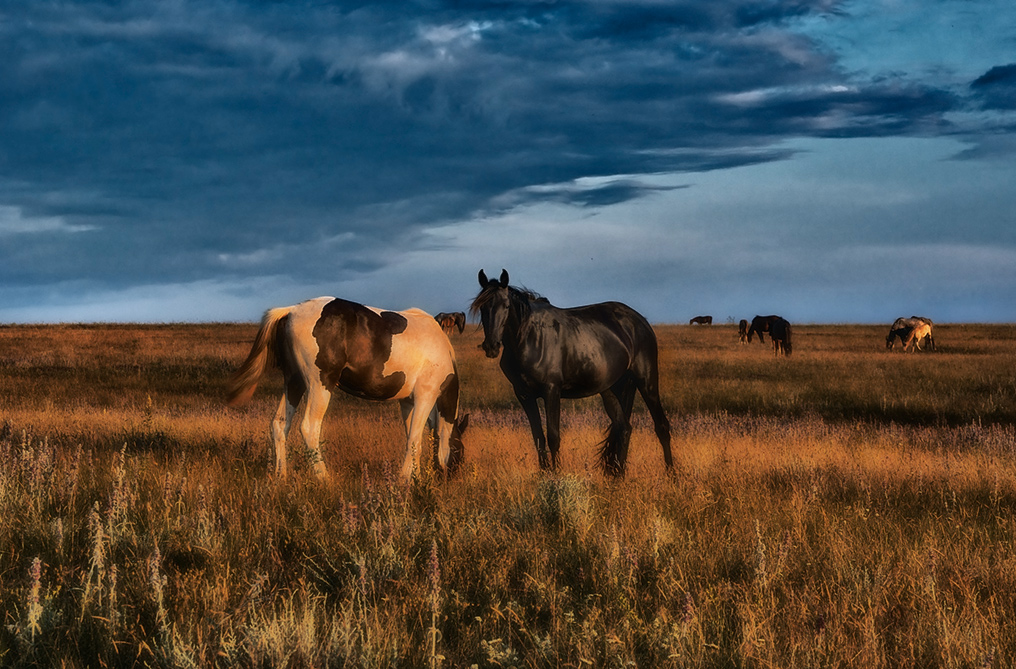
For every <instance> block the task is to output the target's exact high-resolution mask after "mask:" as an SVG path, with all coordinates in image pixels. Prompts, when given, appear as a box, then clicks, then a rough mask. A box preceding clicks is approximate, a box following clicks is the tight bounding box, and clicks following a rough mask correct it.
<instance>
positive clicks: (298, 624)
mask: <svg viewBox="0 0 1016 669" xmlns="http://www.w3.org/2000/svg"><path fill="white" fill-rule="evenodd" d="M256 327H257V326H256V324H252V323H234V324H225V323H219V324H159V325H139V324H94V325H13V326H0V514H2V518H3V519H4V520H3V522H2V523H0V546H2V547H4V548H3V549H2V550H0V606H2V611H3V616H4V620H3V625H2V627H0V664H3V665H4V666H13V667H18V666H69V667H86V666H124V667H126V666H164V667H184V666H219V665H221V666H236V665H240V666H258V667H312V666H313V667H317V666H365V667H366V666H371V667H376V666H397V667H421V666H432V667H433V666H448V667H460V666H463V667H468V666H473V665H475V666H477V667H511V666H516V667H542V666H548V667H549V666H555V667H569V666H570V667H581V666H604V667H607V666H632V665H634V666H646V667H648V666H658V667H666V666H675V667H679V666H696V667H769V666H781V667H821V666H829V667H833V666H844V667H853V666H866V667H908V666H909V667H974V666H977V667H1006V666H1013V665H1014V664H1016V631H1014V629H1013V626H1012V625H1011V611H1013V610H1016V552H1014V551H1013V539H1014V529H1016V527H1014V522H1016V520H1014V519H1016V515H1014V513H1013V511H1014V507H1016V466H1014V459H1013V456H1014V453H1016V431H1014V425H1016V376H1014V374H1013V369H1014V366H1013V363H1014V361H1016V326H1013V325H1008V324H997V325H992V324H974V325H972V324H938V325H936V332H935V336H936V342H937V344H938V349H939V350H938V351H937V352H935V353H917V354H906V355H904V354H902V353H899V352H898V351H896V352H887V351H886V350H885V335H886V332H887V329H888V326H887V325H881V324H871V325H857V324H848V325H845V324H839V325H803V326H798V325H796V324H795V330H794V338H795V339H794V354H793V355H792V356H790V357H788V358H775V357H774V356H773V355H772V350H771V348H769V347H768V342H767V344H766V345H765V346H760V345H758V344H757V343H756V344H753V345H751V346H742V345H740V344H739V343H738V341H737V334H736V325H731V324H723V323H717V324H714V325H712V326H687V325H658V326H655V328H656V331H657V335H658V338H659V341H660V364H661V394H662V396H663V401H664V405H665V407H666V409H667V411H668V413H669V415H670V418H671V421H672V423H673V436H674V442H673V443H674V457H675V464H676V471H675V473H674V474H673V475H670V476H668V475H667V474H666V473H665V472H664V471H663V463H662V456H661V454H660V451H659V445H658V444H657V443H656V441H655V438H654V436H653V435H652V430H651V427H650V424H649V421H648V416H647V415H646V412H645V410H644V406H643V405H642V404H641V401H638V402H637V403H636V409H635V428H636V429H635V434H634V436H633V442H632V457H631V460H630V463H629V470H628V477H627V478H626V479H625V480H623V481H612V480H609V479H608V478H606V477H604V476H603V475H602V473H600V472H599V470H598V468H597V464H596V452H595V451H596V448H595V444H596V443H597V442H598V441H599V440H600V439H601V438H602V434H603V430H604V428H605V427H606V425H607V420H606V417H605V415H604V414H603V411H602V408H601V406H600V401H599V399H598V398H589V399H586V400H578V401H572V402H566V403H565V406H564V415H563V444H562V465H561V468H560V471H559V472H557V473H556V474H553V475H546V474H540V473H539V472H538V471H537V466H536V456H535V453H534V451H533V447H532V441H531V438H530V436H529V428H528V425H527V423H526V421H525V419H524V417H523V416H522V412H521V410H520V409H519V408H518V404H517V402H516V400H515V398H514V396H513V394H512V392H511V389H510V387H509V386H508V384H507V382H506V381H505V379H504V378H503V376H502V375H501V373H500V371H499V370H498V368H497V364H496V362H494V361H490V360H487V359H486V358H484V357H483V355H482V353H481V352H480V351H478V350H477V344H478V343H479V341H480V335H479V334H478V333H477V332H476V330H475V328H474V327H473V326H468V327H467V329H466V332H465V333H464V334H462V335H457V334H456V335H454V336H453V337H452V341H453V344H454V345H455V348H456V351H457V354H458V359H459V370H460V376H461V378H462V399H461V404H462V411H463V412H468V413H470V415H471V418H470V424H471V427H470V430H469V432H468V433H467V437H466V448H467V450H466V463H465V466H464V470H463V472H462V474H461V475H460V476H458V477H457V478H455V479H454V480H451V481H447V482H442V481H440V480H435V479H434V478H430V477H424V478H423V480H422V481H419V482H417V483H415V484H413V485H411V486H405V485H403V484H402V483H401V482H400V481H398V480H397V477H396V476H394V475H393V470H394V468H395V467H394V464H395V462H396V461H397V460H398V459H399V458H401V449H402V446H403V443H404V439H403V435H402V426H401V424H400V421H399V419H398V409H397V407H396V406H395V405H391V404H374V403H368V402H363V401H360V400H356V399H353V398H349V397H346V396H341V395H337V396H336V397H335V399H334V400H333V403H332V406H331V408H330V410H329V413H328V416H327V418H326V426H325V431H324V436H325V439H326V442H327V443H326V444H325V448H324V455H325V461H326V463H327V465H328V467H329V470H330V478H329V480H328V481H327V482H325V483H318V482H316V481H314V480H313V477H312V476H311V475H310V474H309V472H308V471H307V470H306V467H305V466H304V467H301V466H300V465H299V464H297V466H296V471H295V472H293V473H292V474H291V476H290V477H289V478H288V479H286V480H279V479H277V478H276V477H274V476H273V475H272V472H271V462H272V459H271V454H270V452H269V438H268V422H269V419H270V417H271V415H272V414H273V413H274V408H275V405H276V403H277V401H278V397H279V394H280V392H281V379H280V375H279V374H278V373H270V374H269V375H268V377H267V378H266V379H265V381H264V382H263V384H262V387H261V388H260V389H259V390H258V392H257V393H256V395H255V399H254V401H253V402H251V404H249V405H248V406H246V407H244V408H242V409H240V410H232V409H227V408H226V407H225V406H224V405H223V403H222V398H223V396H224V394H225V387H226V382H227V379H228V377H229V374H230V373H231V372H232V371H233V369H235V368H236V366H238V364H239V363H240V362H241V361H242V360H243V358H244V357H245V355H246V353H247V351H248V350H249V346H250V343H251V341H252V340H253V336H254V332H255V331H256ZM294 432H296V431H294ZM290 448H291V451H290V452H291V457H292V458H293V460H294V461H296V462H297V463H298V462H299V454H300V453H301V448H300V442H299V437H298V435H295V434H294V435H293V437H292V438H291V440H290Z"/></svg>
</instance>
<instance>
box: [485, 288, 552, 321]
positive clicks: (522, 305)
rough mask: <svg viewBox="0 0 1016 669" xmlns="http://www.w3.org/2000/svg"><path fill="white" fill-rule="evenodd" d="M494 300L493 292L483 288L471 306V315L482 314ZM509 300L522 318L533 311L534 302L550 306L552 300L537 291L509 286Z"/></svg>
mask: <svg viewBox="0 0 1016 669" xmlns="http://www.w3.org/2000/svg"><path fill="white" fill-rule="evenodd" d="M493 299H494V291H493V290H490V289H489V288H481V289H480V292H479V294H477V296H476V297H475V298H474V299H473V303H472V304H470V305H469V315H470V316H473V317H476V316H477V315H478V314H479V313H480V310H481V309H482V308H483V307H485V306H487V304H489V303H490V301H491V300H493ZM508 299H509V300H510V301H511V304H512V305H513V306H515V307H516V308H518V309H519V315H520V316H526V315H528V314H529V312H530V311H532V304H533V302H540V303H543V304H550V300H548V299H547V298H545V297H544V296H542V295H540V294H539V293H537V292H536V291H533V290H529V289H528V288H516V287H515V286H508Z"/></svg>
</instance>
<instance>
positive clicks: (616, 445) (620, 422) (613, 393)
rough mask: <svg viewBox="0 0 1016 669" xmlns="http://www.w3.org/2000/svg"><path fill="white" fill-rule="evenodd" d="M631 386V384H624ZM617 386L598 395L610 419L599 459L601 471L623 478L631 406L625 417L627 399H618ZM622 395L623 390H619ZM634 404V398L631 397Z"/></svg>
mask: <svg viewBox="0 0 1016 669" xmlns="http://www.w3.org/2000/svg"><path fill="white" fill-rule="evenodd" d="M626 385H631V382H630V381H628V382H626ZM615 388H617V386H616V385H615V386H614V388H611V389H610V390H605V391H604V392H602V393H600V397H601V398H602V399H603V408H604V410H605V411H606V412H607V416H608V417H609V418H610V428H608V430H607V438H606V439H605V440H604V441H603V448H602V449H601V451H600V458H601V461H602V463H603V471H604V472H606V473H607V474H609V475H610V476H616V477H620V476H624V470H625V465H626V464H627V462H628V443H629V441H630V440H631V423H630V422H629V421H628V416H630V411H631V404H629V406H628V409H629V413H628V415H625V407H624V401H625V399H627V398H624V397H621V398H619V397H618V392H617V390H615ZM621 392H622V393H623V389H621ZM632 403H634V396H633V397H632Z"/></svg>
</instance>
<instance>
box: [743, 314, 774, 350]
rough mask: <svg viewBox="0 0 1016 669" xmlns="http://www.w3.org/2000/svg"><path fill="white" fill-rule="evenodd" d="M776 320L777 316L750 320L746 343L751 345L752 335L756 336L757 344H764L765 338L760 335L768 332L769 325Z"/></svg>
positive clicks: (758, 317)
mask: <svg viewBox="0 0 1016 669" xmlns="http://www.w3.org/2000/svg"><path fill="white" fill-rule="evenodd" d="M776 318H779V316H755V318H753V319H751V327H749V328H748V343H749V344H750V343H751V339H752V337H753V336H754V335H758V340H759V343H762V344H764V343H766V338H765V337H764V336H763V335H762V333H763V332H769V324H770V323H771V322H772V321H773V320H774V319H776Z"/></svg>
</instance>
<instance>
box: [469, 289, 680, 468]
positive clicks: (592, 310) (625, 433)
mask: <svg viewBox="0 0 1016 669" xmlns="http://www.w3.org/2000/svg"><path fill="white" fill-rule="evenodd" d="M477 278H478V279H479V282H480V292H479V294H477V296H476V298H475V299H474V300H473V303H472V305H471V306H470V312H471V313H473V314H476V313H479V315H480V323H481V325H482V326H483V343H482V344H480V347H481V348H482V349H483V351H484V353H485V354H486V355H487V357H488V358H496V357H497V356H498V353H499V352H500V353H501V362H500V367H501V371H502V372H504V375H505V376H506V377H507V378H508V381H509V382H510V383H511V385H512V388H513V389H514V391H515V396H516V398H518V400H519V403H520V404H521V405H522V409H523V411H524V412H525V414H526V417H527V418H528V419H529V426H530V428H531V430H532V435H533V441H534V443H535V445H536V453H537V456H538V457H539V462H540V468H541V469H542V470H548V469H557V466H558V450H559V448H560V446H561V399H562V398H567V399H574V398H579V397H589V396H591V395H596V394H599V395H600V397H601V398H602V400H603V408H604V410H605V411H606V412H607V415H608V417H609V418H610V428H609V429H608V430H607V435H606V437H605V439H604V441H603V442H602V443H601V447H600V461H601V465H602V467H603V470H604V472H605V473H606V474H608V475H610V476H613V477H621V476H624V473H625V466H626V463H627V459H628V444H629V441H630V438H631V422H630V419H631V412H632V406H633V404H634V402H635V391H636V390H638V392H639V393H640V394H641V395H642V399H643V400H644V401H645V403H646V406H647V407H648V409H649V413H650V415H651V416H652V418H653V425H654V429H655V431H656V437H657V439H659V442H660V445H661V446H662V448H663V461H664V464H665V465H666V468H667V470H668V471H672V470H673V459H672V457H671V452H670V421H669V420H668V419H667V415H666V413H665V412H664V410H663V404H662V403H661V401H660V389H659V366H658V360H657V357H658V345H657V342H656V334H655V333H654V332H653V328H652V326H650V325H649V322H648V321H647V320H646V319H645V318H644V317H643V316H642V315H641V314H639V313H638V312H637V311H635V310H634V309H632V308H631V307H629V306H627V305H624V304H621V303H620V302H602V303H599V304H591V305H587V306H582V307H572V308H568V309H562V308H558V307H555V306H554V305H552V304H551V303H550V302H549V301H548V300H547V299H546V298H543V297H540V296H539V295H537V294H536V293H533V292H532V291H528V290H522V289H519V288H515V287H512V286H510V285H509V283H508V272H507V271H506V270H503V269H502V270H501V276H500V278H499V279H489V280H488V279H487V275H486V274H485V273H484V271H483V270H482V269H481V270H480V272H479V274H478V277H477ZM502 349H503V352H502ZM540 398H542V399H543V404H544V410H545V412H546V418H547V430H546V434H544V430H543V425H542V423H541V418H540V408H539V405H538V404H537V400H538V399H540ZM548 447H549V449H550V456H549V458H548V455H547V449H548Z"/></svg>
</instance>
